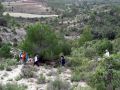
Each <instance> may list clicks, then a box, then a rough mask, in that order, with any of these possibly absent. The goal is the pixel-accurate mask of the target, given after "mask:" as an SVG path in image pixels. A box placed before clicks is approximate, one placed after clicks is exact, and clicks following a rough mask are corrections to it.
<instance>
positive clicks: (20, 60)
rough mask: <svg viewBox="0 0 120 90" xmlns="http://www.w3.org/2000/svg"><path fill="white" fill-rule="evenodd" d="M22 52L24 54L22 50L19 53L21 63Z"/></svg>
mask: <svg viewBox="0 0 120 90" xmlns="http://www.w3.org/2000/svg"><path fill="white" fill-rule="evenodd" d="M22 54H23V52H22V51H21V52H20V54H19V59H20V62H21V63H22Z"/></svg>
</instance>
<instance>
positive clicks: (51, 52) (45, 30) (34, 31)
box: [21, 23, 70, 60]
mask: <svg viewBox="0 0 120 90" xmlns="http://www.w3.org/2000/svg"><path fill="white" fill-rule="evenodd" d="M67 46H68V45H67V44H66V42H65V41H64V40H60V39H59V38H58V37H57V36H56V35H55V33H54V31H52V30H51V29H50V27H48V26H47V25H42V24H39V23H37V24H35V25H31V26H29V27H28V29H27V36H26V39H25V41H23V43H22V45H21V47H22V49H23V50H25V51H27V52H29V53H30V54H35V53H38V54H39V55H40V56H42V57H43V58H44V59H48V60H51V59H53V58H55V57H58V55H59V54H60V53H62V52H63V53H64V54H68V53H69V52H70V47H69V46H68V47H67ZM66 47H67V48H66Z"/></svg>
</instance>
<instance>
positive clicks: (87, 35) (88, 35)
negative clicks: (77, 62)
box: [79, 26, 93, 45]
mask: <svg viewBox="0 0 120 90" xmlns="http://www.w3.org/2000/svg"><path fill="white" fill-rule="evenodd" d="M91 31H92V30H91V28H90V27H89V26H86V27H85V28H84V30H83V33H82V35H81V36H80V40H79V44H80V45H83V44H84V43H85V42H87V41H91V40H92V39H93V36H92V32H91Z"/></svg>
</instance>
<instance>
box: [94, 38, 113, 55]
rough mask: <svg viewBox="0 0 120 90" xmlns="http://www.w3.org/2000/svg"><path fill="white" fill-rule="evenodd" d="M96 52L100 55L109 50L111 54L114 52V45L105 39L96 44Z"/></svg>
mask: <svg viewBox="0 0 120 90" xmlns="http://www.w3.org/2000/svg"><path fill="white" fill-rule="evenodd" d="M95 47H96V50H97V52H98V54H101V55H102V54H103V53H105V50H106V49H107V50H108V51H109V52H112V50H113V45H112V43H111V42H110V41H109V40H106V39H103V40H100V41H98V42H96V44H95Z"/></svg>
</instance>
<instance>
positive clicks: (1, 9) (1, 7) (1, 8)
mask: <svg viewBox="0 0 120 90" xmlns="http://www.w3.org/2000/svg"><path fill="white" fill-rule="evenodd" d="M3 11H4V8H3V5H2V4H1V2H0V16H2V13H3Z"/></svg>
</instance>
